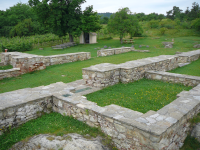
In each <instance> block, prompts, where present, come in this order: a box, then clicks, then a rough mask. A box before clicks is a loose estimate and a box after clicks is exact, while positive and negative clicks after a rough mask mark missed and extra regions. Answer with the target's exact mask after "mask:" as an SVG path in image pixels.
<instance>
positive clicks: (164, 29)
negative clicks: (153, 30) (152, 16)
mask: <svg viewBox="0 0 200 150" xmlns="http://www.w3.org/2000/svg"><path fill="white" fill-rule="evenodd" d="M166 31H167V28H165V27H163V28H160V34H161V35H164V34H165V32H166Z"/></svg>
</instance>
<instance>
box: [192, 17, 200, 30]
mask: <svg viewBox="0 0 200 150" xmlns="http://www.w3.org/2000/svg"><path fill="white" fill-rule="evenodd" d="M192 27H194V28H195V29H196V30H198V31H200V18H196V19H195V20H193V21H192Z"/></svg>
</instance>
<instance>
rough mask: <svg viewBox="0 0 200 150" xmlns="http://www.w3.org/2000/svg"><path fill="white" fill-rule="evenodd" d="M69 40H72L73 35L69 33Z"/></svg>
mask: <svg viewBox="0 0 200 150" xmlns="http://www.w3.org/2000/svg"><path fill="white" fill-rule="evenodd" d="M69 41H70V42H74V38H73V35H71V34H69Z"/></svg>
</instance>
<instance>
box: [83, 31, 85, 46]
mask: <svg viewBox="0 0 200 150" xmlns="http://www.w3.org/2000/svg"><path fill="white" fill-rule="evenodd" d="M83 43H84V44H85V33H84V32H83Z"/></svg>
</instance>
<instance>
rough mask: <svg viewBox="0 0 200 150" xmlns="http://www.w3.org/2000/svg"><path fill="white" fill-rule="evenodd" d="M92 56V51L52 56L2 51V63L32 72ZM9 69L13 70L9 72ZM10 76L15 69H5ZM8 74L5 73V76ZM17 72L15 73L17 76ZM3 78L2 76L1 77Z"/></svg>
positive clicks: (23, 71) (22, 70)
mask: <svg viewBox="0 0 200 150" xmlns="http://www.w3.org/2000/svg"><path fill="white" fill-rule="evenodd" d="M90 58H91V54H90V52H79V53H67V54H61V55H52V56H39V55H32V54H26V53H20V52H7V53H2V59H1V64H2V65H9V64H10V65H12V66H13V68H20V73H21V74H23V73H27V72H32V71H35V70H43V69H45V68H46V66H50V65H56V64H63V63H69V62H75V61H83V60H87V59H90ZM9 71H11V72H10V73H9ZM4 72H6V73H7V74H8V75H9V76H7V77H12V76H11V75H12V74H13V70H7V71H4ZM7 74H4V78H5V77H6V75H7ZM16 75H17V74H16V73H15V76H16ZM0 79H1V78H0Z"/></svg>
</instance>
